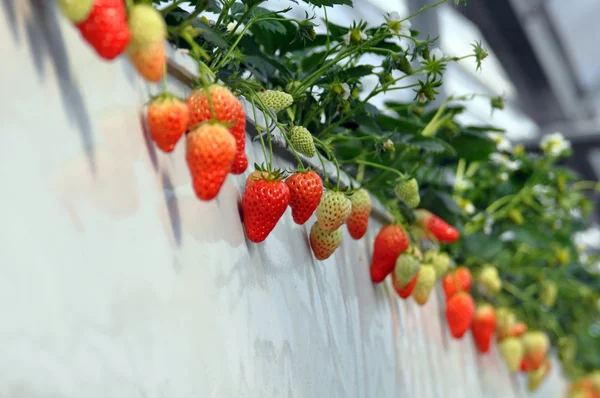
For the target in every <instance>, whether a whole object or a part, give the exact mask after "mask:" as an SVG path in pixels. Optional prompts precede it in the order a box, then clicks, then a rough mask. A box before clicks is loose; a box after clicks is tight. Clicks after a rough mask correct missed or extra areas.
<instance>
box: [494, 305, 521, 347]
mask: <svg viewBox="0 0 600 398" xmlns="http://www.w3.org/2000/svg"><path fill="white" fill-rule="evenodd" d="M516 322H517V319H516V317H515V314H514V313H513V312H512V311H511V310H509V309H508V308H505V307H500V308H498V309H497V310H496V334H497V335H498V340H502V339H504V338H505V337H507V336H508V335H510V331H511V329H512V328H513V326H514V324H515V323H516Z"/></svg>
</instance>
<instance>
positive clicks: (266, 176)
mask: <svg viewBox="0 0 600 398" xmlns="http://www.w3.org/2000/svg"><path fill="white" fill-rule="evenodd" d="M254 170H256V171H258V172H260V175H259V176H257V177H256V179H257V180H265V181H267V182H278V181H281V180H283V179H284V178H285V174H286V171H285V170H281V169H276V170H268V169H267V168H266V167H265V166H264V165H260V166H259V165H258V164H257V163H254Z"/></svg>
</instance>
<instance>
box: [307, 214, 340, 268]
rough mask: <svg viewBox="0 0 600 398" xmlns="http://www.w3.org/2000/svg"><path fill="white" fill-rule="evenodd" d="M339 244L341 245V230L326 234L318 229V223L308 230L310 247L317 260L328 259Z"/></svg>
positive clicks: (326, 232)
mask: <svg viewBox="0 0 600 398" xmlns="http://www.w3.org/2000/svg"><path fill="white" fill-rule="evenodd" d="M340 243H342V229H341V228H338V229H337V230H335V231H333V232H328V231H325V230H323V229H322V228H321V227H319V224H318V223H314V224H313V226H312V228H311V229H310V247H311V248H312V250H313V253H314V254H315V257H316V258H317V259H319V260H325V259H327V258H329V257H330V256H331V255H332V254H333V252H334V251H335V250H336V249H337V248H338V247H339V246H340Z"/></svg>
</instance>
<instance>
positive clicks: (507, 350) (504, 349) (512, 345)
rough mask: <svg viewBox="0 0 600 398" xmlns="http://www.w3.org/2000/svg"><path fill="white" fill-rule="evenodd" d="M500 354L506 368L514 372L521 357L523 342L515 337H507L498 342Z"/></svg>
mask: <svg viewBox="0 0 600 398" xmlns="http://www.w3.org/2000/svg"><path fill="white" fill-rule="evenodd" d="M498 348H499V349H500V355H502V358H504V361H505V362H506V365H507V366H508V369H509V370H510V371H511V372H516V371H517V370H518V369H519V365H521V359H522V358H523V343H522V342H521V339H518V338H516V337H507V338H505V339H504V340H502V341H501V342H500V346H499V347H498Z"/></svg>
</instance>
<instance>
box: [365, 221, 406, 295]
mask: <svg viewBox="0 0 600 398" xmlns="http://www.w3.org/2000/svg"><path fill="white" fill-rule="evenodd" d="M408 246H409V243H408V238H407V237H406V235H405V234H404V231H403V230H402V227H400V225H398V224H392V225H386V226H384V227H382V228H381V230H380V231H379V233H378V234H377V236H376V237H375V243H374V244H373V261H372V262H371V279H372V280H373V282H375V283H379V282H382V281H383V280H384V279H385V277H386V276H388V275H389V274H390V273H391V272H392V271H393V270H394V267H395V266H396V260H397V259H398V256H400V254H401V253H402V252H404V251H406V249H408Z"/></svg>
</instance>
